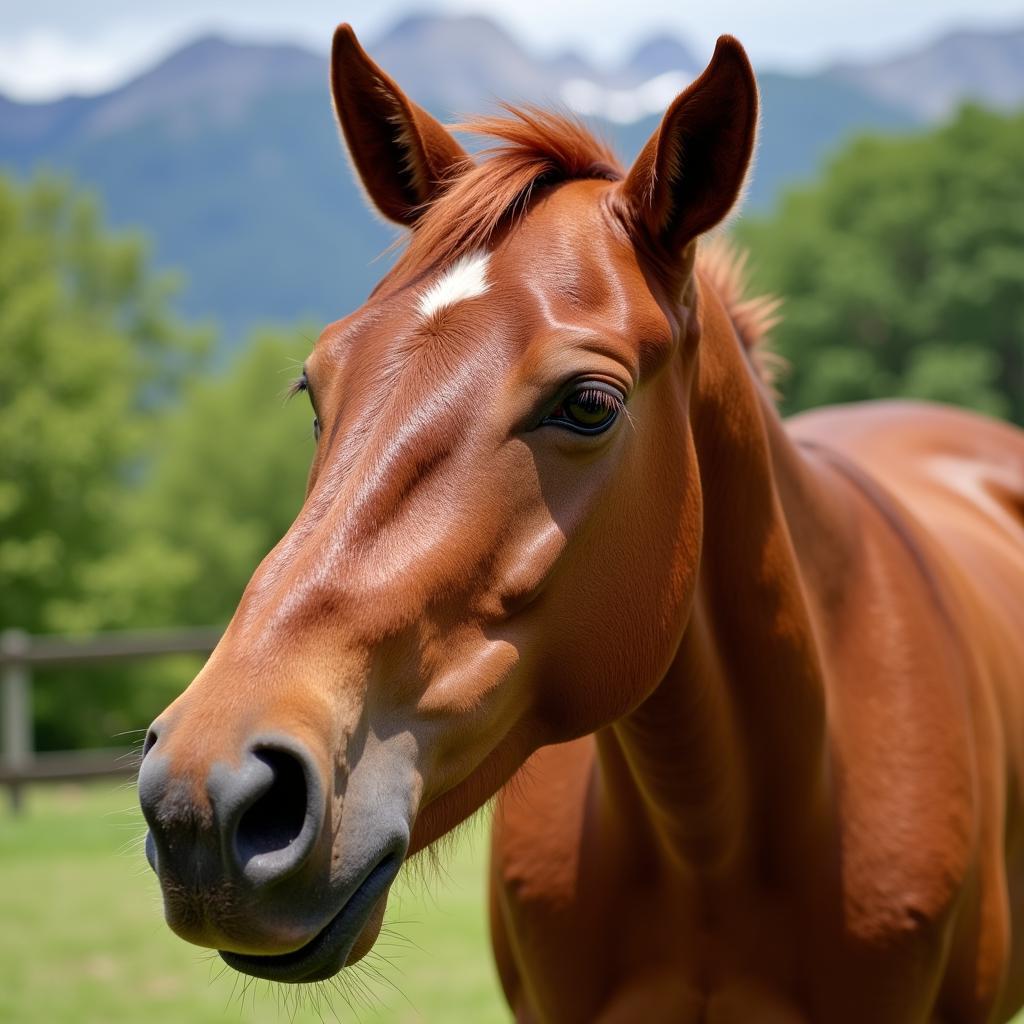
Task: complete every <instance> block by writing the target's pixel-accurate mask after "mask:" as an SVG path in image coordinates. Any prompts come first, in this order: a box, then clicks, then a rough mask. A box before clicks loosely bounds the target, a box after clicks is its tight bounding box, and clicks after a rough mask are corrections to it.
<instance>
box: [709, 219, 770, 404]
mask: <svg viewBox="0 0 1024 1024" xmlns="http://www.w3.org/2000/svg"><path fill="white" fill-rule="evenodd" d="M748 256H749V253H748V251H747V250H746V249H740V248H738V247H737V246H736V245H734V244H733V243H732V242H731V241H729V239H728V238H726V237H725V236H723V235H713V236H712V237H711V238H710V239H709V240H708V241H707V242H705V243H704V244H703V245H702V246H701V248H700V251H699V254H698V256H697V266H698V269H699V270H700V272H701V273H702V274H703V276H704V279H705V281H707V283H708V284H710V285H711V287H712V288H713V289H714V290H715V293H716V294H717V295H718V298H719V299H720V300H721V302H722V305H723V306H725V311H726V312H727V313H728V314H729V319H730V320H731V321H732V325H733V328H734V330H735V331H736V334H737V335H738V336H739V339H740V341H741V342H742V343H743V348H744V350H745V351H746V353H747V355H748V357H749V358H750V361H751V363H753V365H754V369H755V370H756V371H757V376H758V377H759V378H760V380H761V381H762V383H764V384H765V386H766V387H768V388H769V390H771V392H772V393H773V394H775V395H776V397H777V390H776V382H777V381H778V379H779V377H780V376H781V375H782V372H783V371H784V370H785V368H786V360H785V359H783V357H782V356H780V355H779V354H778V352H775V351H774V350H773V349H772V348H771V345H770V344H769V342H770V335H771V331H772V328H774V327H775V326H776V325H777V324H778V323H779V321H780V320H781V319H782V318H781V317H780V315H779V309H780V307H781V306H782V300H781V299H780V298H778V297H777V296H775V295H755V296H750V295H748V294H747V293H748V291H749V287H748V283H747V258H748Z"/></svg>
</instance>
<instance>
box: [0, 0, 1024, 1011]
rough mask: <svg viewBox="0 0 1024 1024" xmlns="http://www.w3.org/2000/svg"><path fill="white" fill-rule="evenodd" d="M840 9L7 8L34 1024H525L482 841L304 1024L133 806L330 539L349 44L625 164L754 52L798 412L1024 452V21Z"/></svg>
mask: <svg viewBox="0 0 1024 1024" xmlns="http://www.w3.org/2000/svg"><path fill="white" fill-rule="evenodd" d="M809 6H811V5H806V4H804V3H802V2H800V0H779V2H778V3H776V4H773V5H770V6H769V7H766V6H765V5H763V4H756V3H754V2H753V0H720V2H718V3H716V4H714V5H710V4H709V5H706V6H704V7H698V6H691V5H688V4H680V3H678V2H675V3H669V2H667V0H666V2H661V0H647V2H641V3H635V4H626V5H614V7H613V6H612V5H608V7H607V9H606V8H602V7H596V8H595V6H594V5H592V4H586V3H583V2H582V0H579V2H576V0H572V2H565V3H560V4H557V5H556V4H552V3H550V2H549V0H544V2H541V0H491V2H484V0H450V2H447V3H438V4H435V5H434V6H432V7H429V6H424V5H423V4H419V5H417V6H415V7H410V5H409V4H407V3H405V2H402V0H378V2H375V3H372V4H371V3H368V2H363V0H361V2H355V3H347V4H342V5H340V6H339V5H338V4H336V3H320V2H312V3H301V2H296V3H292V4H287V5H281V4H272V3H270V2H269V0H268V2H263V0H250V2H249V3H246V4H245V5H218V6H216V7H212V6H211V5H209V4H206V3H199V2H193V0H179V2H177V3H175V4H173V5H172V4H164V3H159V2H155V3H152V4H149V5H145V6H144V5H138V4H129V3H125V2H122V0H94V2H92V3H90V4H88V5H83V4H79V3H77V2H74V0H36V2H34V3H32V4H22V5H19V6H18V7H17V8H15V7H14V5H13V4H7V3H5V4H4V11H3V18H2V19H0V630H2V631H3V635H2V646H0V714H2V716H3V717H2V723H0V727H2V731H0V783H2V784H4V786H5V787H6V791H0V796H9V797H10V799H9V800H8V801H6V804H7V805H9V807H8V806H6V805H5V806H0V1020H3V1021H11V1022H36V1021H39V1022H43V1021H45V1022H63V1021H66V1022H69V1024H71V1022H73V1024H82V1022H92V1021H112V1022H116V1021H120V1020H128V1019H133V1020H134V1019H138V1018H140V1017H144V1018H145V1019H147V1020H151V1021H164V1020H166V1021H182V1020H188V1021H211V1022H214V1021H227V1020H244V1021H250V1020H251V1021H272V1020H279V1019H296V1020H300V1021H305V1020H319V1019H321V1017H322V1018H325V1019H330V1018H331V1017H332V1016H336V1017H337V1018H338V1019H339V1020H345V1021H347V1020H363V1021H401V1022H406V1021H409V1022H412V1021H472V1022H474V1024H481V1022H486V1021H491V1020H493V1021H501V1020H505V1019H507V1017H506V1015H505V1013H504V1010H503V1008H502V1002H501V1000H500V997H499V995H498V987H497V982H496V979H495V977H494V975H493V970H492V968H491V964H490V955H489V950H488V943H487V937H486V936H487V933H486V922H485V908H484V900H483V875H484V864H485V860H486V821H485V820H483V821H482V822H481V823H480V827H475V828H470V829H469V830H467V831H466V832H464V833H463V834H462V835H461V837H460V839H459V841H458V842H457V843H456V844H454V845H453V847H452V850H451V851H450V852H449V853H448V854H447V855H446V856H445V857H444V858H443V859H442V863H443V866H444V867H443V870H442V871H440V872H439V873H438V874H437V875H436V876H435V875H432V874H429V873H428V876H429V877H428V878H427V879H426V882H424V881H423V880H420V879H418V878H414V879H413V880H412V881H411V882H410V883H409V884H408V887H407V890H406V891H405V892H404V894H403V895H402V896H401V898H400V899H397V900H393V901H392V902H393V905H392V908H391V910H390V912H389V921H390V925H389V929H390V930H389V933H388V935H387V936H386V937H385V940H384V941H383V942H382V943H381V945H380V946H379V947H378V949H379V953H380V958H379V959H377V960H374V961H371V962H370V963H369V964H368V966H367V968H366V970H365V971H364V972H363V974H361V975H360V976H359V977H358V978H356V979H354V980H353V981H352V982H351V986H352V988H353V991H351V992H349V993H342V992H333V991H324V992H323V993H322V994H321V996H320V1003H319V1005H318V1006H313V1005H310V1006H304V1005H302V1000H299V1001H298V1002H296V1000H295V999H294V998H292V997H290V996H289V995H288V994H287V993H285V994H284V995H282V994H281V993H279V992H277V991H276V990H271V989H269V988H267V987H265V986H262V985H261V986H243V985H242V984H241V983H239V982H238V981H237V979H236V978H235V977H234V976H230V977H229V976H226V975H225V976H220V977H219V976H218V974H219V967H218V961H216V960H215V959H212V960H211V959H210V958H208V957H207V956H205V955H204V954H202V953H201V952H200V951H197V950H194V949H192V948H190V947H188V946H186V945H185V944H184V943H182V942H180V941H179V940H177V939H175V938H174V937H173V936H171V935H170V933H169V932H168V931H167V929H166V928H165V926H164V925H163V923H162V920H161V916H160V911H159V906H158V896H157V890H156V887H155V884H154V883H153V882H152V881H151V879H150V878H149V877H148V874H147V870H146V869H145V865H144V860H143V858H142V854H141V850H140V849H139V847H138V842H137V840H138V837H139V836H140V835H141V832H142V826H141V821H140V818H139V816H138V814H137V813H136V812H135V810H134V794H133V792H132V789H131V785H130V781H129V782H123V781H119V779H120V778H121V777H123V778H129V774H130V771H131V754H130V753H129V754H128V755H127V757H126V756H125V751H126V750H129V751H130V749H131V748H133V747H134V746H137V744H138V741H139V740H140V739H141V735H142V733H141V731H140V730H142V729H144V727H145V726H146V725H147V723H148V722H149V720H150V719H151V718H152V717H153V715H154V714H156V713H157V712H158V711H159V710H160V709H161V708H162V707H163V706H164V705H165V704H166V703H167V702H168V701H169V700H170V699H171V698H172V697H173V696H174V695H175V694H176V693H178V692H179V691H180V690H181V689H182V688H183V687H184V686H185V685H186V684H187V683H188V681H189V679H190V678H191V676H192V674H193V673H194V671H195V669H196V667H197V666H198V664H200V663H201V660H202V657H203V656H204V653H205V651H206V650H208V648H209V645H210V644H211V643H212V642H213V639H214V638H215V636H216V634H217V631H218V629H219V628H220V627H221V626H222V625H223V624H224V622H225V621H226V620H227V618H228V617H229V615H230V614H231V611H232V610H233V608H234V605H235V603H236V601H237V599H238V596H239V595H240V593H241V590H242V588H243V586H244V585H245V582H246V580H247V579H248V577H249V575H250V573H251V572H252V570H253V568H254V567H255V565H256V564H257V562H258V561H259V559H260V558H261V557H262V556H263V555H264V554H265V553H266V552H267V551H268V550H269V548H270V547H271V546H272V545H273V544H274V542H275V541H276V540H277V539H278V538H279V537H280V535H281V534H282V533H283V532H284V530H285V529H286V528H287V526H288V524H289V523H290V522H291V520H292V518H293V516H294V514H295V512H296V511H297V510H298V507H299V505H300V504H301V500H302V493H303V486H304V481H305V474H306V469H307V466H308V462H309V458H310V456H311V453H312V439H311V431H310V420H311V413H310V412H309V410H308V408H307V407H306V403H305V402H303V401H301V400H299V401H295V402H292V403H290V404H288V403H285V402H284V400H283V397H282V396H283V393H284V391H285V389H286V388H287V385H288V383H289V381H290V379H291V378H292V377H294V376H295V375H296V373H297V371H298V367H299V366H300V364H301V361H302V359H303V358H304V356H305V355H306V353H307V352H308V351H309V349H310V348H311V346H312V342H313V340H314V339H315V337H316V335H317V334H318V333H319V330H320V329H321V327H322V326H323V324H324V323H325V322H327V321H329V320H332V319H336V318H337V317H340V316H342V315H344V314H346V313H347V312H349V311H350V310H352V309H353V308H354V307H356V306H357V305H359V304H360V303H361V302H362V301H363V299H364V297H365V296H366V294H367V293H368V291H369V290H370V288H371V287H372V285H373V283H374V282H375V281H376V280H377V279H378V278H379V277H380V276H381V275H382V274H383V273H384V271H385V269H386V267H387V263H388V259H387V258H386V257H381V256H380V254H381V253H382V251H383V250H385V249H386V248H387V246H388V243H389V242H390V241H391V240H392V237H393V236H392V233H391V231H390V230H389V229H388V228H387V227H386V226H384V225H383V224H382V223H381V222H380V221H379V220H378V219H376V218H375V217H374V216H373V215H372V214H371V213H370V212H369V211H368V210H367V209H366V207H365V205H364V202H363V198H362V195H361V193H360V191H359V189H358V188H357V187H356V185H355V184H354V182H353V180H352V176H351V172H350V170H349V167H348V165H347V162H346V160H345V158H344V157H343V155H342V150H341V146H340V143H339V140H338V133H337V130H336V128H335V125H334V122H333V118H332V114H331V108H330V101H329V95H328V89H327V80H326V74H327V64H326V53H327V47H328V45H329V41H330V36H331V32H332V29H333V27H334V25H335V23H336V22H337V21H339V20H349V21H351V22H352V23H353V24H354V25H355V27H356V30H357V31H358V32H359V33H360V36H361V38H362V40H363V42H364V44H365V45H366V46H367V47H368V49H369V50H370V52H371V54H372V55H373V56H374V57H375V58H376V59H377V60H378V61H379V62H380V63H381V64H382V65H383V66H384V67H385V69H387V70H388V71H389V72H390V73H391V74H392V75H393V77H395V78H396V79H397V80H398V81H399V83H400V84H401V85H402V86H403V87H404V88H405V89H406V90H407V91H408V92H409V93H410V94H411V95H412V96H413V98H415V99H416V100H417V101H419V102H420V103H421V104H423V105H424V106H426V107H427V108H428V109H430V110H431V111H432V112H434V113H435V114H437V115H438V116H440V117H442V118H444V119H448V120H451V119H454V118H456V117H457V116H458V115H460V114H465V113H470V112H479V111H482V110H487V109H490V108H492V107H493V104H494V101H495V100H496V99H505V100H511V101H523V100H528V101H532V102H542V103H555V104H559V105H561V106H563V107H567V108H569V109H571V110H573V111H575V112H576V113H578V114H579V115H580V116H583V117H585V118H587V119H588V120H590V121H591V122H592V123H593V124H594V126H595V127H596V128H597V130H599V131H600V132H601V133H603V134H604V135H605V136H607V137H608V138H609V139H611V140H612V141H613V142H614V144H615V146H616V148H617V149H618V151H619V154H620V156H621V157H622V159H623V160H624V161H625V162H628V161H629V160H630V159H631V158H632V157H633V155H634V154H635V153H636V151H637V150H638V148H639V146H640V145H641V144H642V142H643V141H644V140H645V139H646V138H647V136H648V135H649V134H650V132H651V131H652V130H653V129H654V127H655V126H656V124H657V120H658V118H659V117H660V114H661V112H662V111H663V109H664V107H665V106H666V105H667V103H668V102H669V101H670V100H671V98H672V97H673V96H674V95H675V94H676V93H677V92H678V91H679V90H680V89H681V88H682V87H683V86H685V84H686V83H687V82H689V81H690V80H691V79H692V78H693V77H694V76H695V74H696V73H698V72H699V70H700V69H701V68H702V67H703V65H704V63H705V62H706V60H707V58H708V57H709V56H710V53H711V50H712V47H713V43H714V39H715V37H716V35H717V34H718V33H719V32H724V31H729V32H732V33H734V34H735V35H737V36H738V37H739V38H740V39H741V40H742V41H743V42H744V43H745V44H746V45H747V47H748V49H749V51H750V54H751V56H752V58H753V60H754V63H755V65H756V67H757V69H758V72H759V77H760V84H761V89H762V96H763V105H764V112H763V120H762V133H761V141H760V147H759V152H758V158H757V164H756V167H755V170H754V174H753V178H752V180H751V183H750V188H749V193H748V197H747V200H746V203H745V205H744V207H743V209H742V212H741V214H740V215H739V216H738V217H736V218H735V219H734V220H733V221H732V223H731V225H730V227H729V230H730V231H731V233H732V234H733V235H734V236H735V237H736V239H737V240H738V241H739V242H740V243H741V245H743V246H744V247H746V248H748V249H749V251H750V262H749V269H750V273H751V276H752V279H753V287H754V289H757V290H767V291H771V292H775V293H777V294H779V295H781V296H782V297H783V298H784V307H783V314H784V315H783V320H782V322H781V324H780V325H779V327H778V328H777V330H776V332H775V344H776V348H777V349H778V350H779V351H780V352H781V353H782V354H783V355H784V356H785V358H786V360H787V361H788V364H789V369H788V371H787V373H786V374H785V375H784V377H783V378H782V380H781V382H780V389H781V392H782V399H781V402H782V405H783V408H784V409H785V411H786V412H794V411H797V410H799V409H803V408H806V407H808V406H812V405H818V404H822V403H827V402H837V401H849V400H855V399H862V398H874V397H881V396H886V395H897V394H901V395H912V396H917V397H922V398H929V399H936V400H940V401H947V402H955V403H959V404H962V405H966V406H971V407H973V408H976V409H980V410H982V411H984V412H987V413H989V414H991V415H994V416H1000V417H1005V418H1007V419H1010V420H1013V421H1015V422H1017V423H1022V424H1024V4H1021V3H1020V2H1016V3H1014V2H1004V0H970V2H968V0H930V2H924V0H914V2H906V3H902V4H892V3H891V2H884V3H882V2H877V0H865V2H863V3H861V4H858V5H848V9H846V10H843V11H838V10H814V11H813V12H808V10H807V8H808V7H809ZM814 6H815V7H826V8H829V7H834V6H836V5H814ZM91 775H97V776H99V777H100V778H99V781H95V780H94V781H88V782H87V781H82V777H83V776H91ZM39 778H45V779H47V780H48V781H46V782H38V781H33V782H31V783H27V782H26V780H27V779H39ZM350 1001H351V1005H350Z"/></svg>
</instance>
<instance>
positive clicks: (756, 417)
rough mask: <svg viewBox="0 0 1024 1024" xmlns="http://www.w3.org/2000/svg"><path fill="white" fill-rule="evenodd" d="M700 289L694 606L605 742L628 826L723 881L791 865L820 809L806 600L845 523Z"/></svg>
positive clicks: (694, 413)
mask: <svg viewBox="0 0 1024 1024" xmlns="http://www.w3.org/2000/svg"><path fill="white" fill-rule="evenodd" d="M701 291H702V294H701V299H700V310H701V322H702V337H701V341H700V347H699V356H698V358H699V366H698V368H697V372H696V375H695V384H694V391H693V393H692V396H691V416H690V420H691V427H692V431H693V439H694V447H695V450H696V454H697V462H698V470H699V475H700V484H701V489H702V499H703V540H702V551H701V563H700V569H699V576H698V581H697V585H696V593H695V598H694V603H693V608H692V612H691V615H690V618H689V620H688V623H687V625H686V627H685V631H684V633H683V638H682V641H681V644H680V647H679V650H678V653H677V656H676V658H675V660H674V662H673V664H672V666H671V668H670V670H669V672H668V673H667V675H666V677H665V678H664V680H663V681H662V683H661V684H660V685H659V686H658V688H657V689H656V690H655V692H654V693H653V694H652V695H651V696H650V697H649V698H648V699H647V700H646V701H645V702H644V703H643V704H642V705H641V706H640V707H639V708H637V709H636V710H635V711H633V712H632V713H631V714H629V715H628V716H626V717H625V718H623V719H621V720H620V721H619V722H617V723H616V724H615V725H614V726H612V727H611V728H610V729H608V730H605V731H604V733H602V734H601V735H600V736H599V737H598V745H599V752H600V754H599V757H600V762H601V768H602V772H603V774H604V776H605V782H606V792H608V793H609V794H610V796H611V802H612V804H614V803H615V802H616V800H617V798H618V804H619V807H620V809H624V808H625V807H626V806H627V805H629V811H628V813H629V814H630V816H631V818H633V819H634V823H635V818H636V815H637V812H638V810H640V813H641V814H642V815H644V816H646V818H647V824H648V826H649V835H650V837H651V840H652V842H654V843H655V844H656V845H657V846H658V847H659V848H660V849H662V850H663V851H665V852H667V853H668V854H669V855H670V856H671V857H672V858H673V859H675V860H676V861H679V862H682V863H684V864H685V865H686V866H687V869H688V870H702V871H705V872H711V873H720V872H722V871H728V870H729V869H730V868H736V867H737V866H738V865H740V864H741V863H743V862H744V859H747V860H748V861H749V858H753V857H756V858H757V862H758V863H759V864H762V865H763V864H764V863H765V858H766V857H771V858H772V859H773V860H775V861H776V862H777V863H778V864H779V865H780V869H781V870H784V865H785V864H787V863H795V862H799V860H798V859H797V858H794V857H793V856H792V854H793V853H794V852H795V849H796V846H795V844H802V843H804V842H805V841H806V840H807V839H808V830H809V829H813V828H814V827H815V824H823V823H824V821H825V818H826V816H827V806H826V802H827V801H826V782H827V780H826V756H825V700H824V679H823V667H822V662H821V657H820V653H819V650H818V646H817V644H816V642H815V631H814V626H813V622H814V619H815V614H816V608H815V594H817V593H819V592H820V587H821V582H822V581H823V580H827V579H828V578H829V577H830V576H831V574H832V573H834V572H835V571H837V569H838V566H836V565H827V566H826V565H823V564H821V562H822V559H825V560H828V559H831V558H833V557H834V553H835V552H836V551H837V550H841V544H840V543H839V538H840V536H841V534H842V532H843V529H845V528H846V524H845V521H844V518H843V515H842V510H841V508H838V507H837V499H836V496H835V495H834V494H833V493H831V491H830V489H829V488H828V487H827V485H826V482H825V481H824V480H823V479H821V478H820V477H819V476H818V473H817V471H816V470H815V468H814V467H813V465H811V464H810V463H808V462H807V461H806V458H805V456H804V455H803V454H802V453H801V452H799V451H798V450H797V449H796V447H795V446H794V445H793V443H792V442H791V441H790V440H789V438H788V436H787V434H786V432H785V430H784V428H783V425H782V422H781V420H780V419H779V416H778V414H777V412H776V410H775V408H774V405H773V403H772V402H771V400H770V399H769V398H768V396H767V395H766V393H765V390H764V388H763V387H762V386H761V385H760V384H759V383H758V382H757V381H756V379H755V377H754V373H753V370H752V368H751V366H750V362H749V360H748V359H747V357H746V355H745V354H744V352H743V351H742V347H741V344H740V342H739V340H738V338H737V336H736V332H735V330H734V329H733V327H732V323H731V321H730V320H729V318H728V315H727V313H726V312H725V310H724V308H723V307H722V305H721V303H720V302H719V301H718V299H717V296H715V295H714V293H713V292H711V291H710V287H709V286H706V285H705V286H703V287H702V289H701ZM797 541H799V543H800V545H801V547H802V550H800V551H798V549H797ZM837 544H838V545H839V546H838V547H837ZM804 546H805V547H804ZM638 805H639V806H638Z"/></svg>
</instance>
